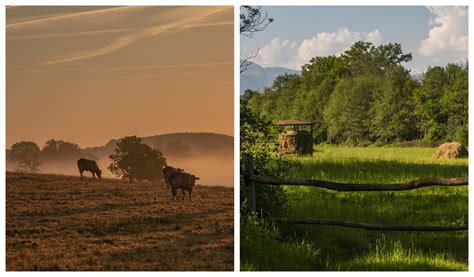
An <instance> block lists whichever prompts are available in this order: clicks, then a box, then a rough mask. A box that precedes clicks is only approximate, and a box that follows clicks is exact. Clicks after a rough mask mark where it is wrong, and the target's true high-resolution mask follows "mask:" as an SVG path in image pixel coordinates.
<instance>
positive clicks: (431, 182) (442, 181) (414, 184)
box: [244, 175, 468, 191]
mask: <svg viewBox="0 0 474 277" xmlns="http://www.w3.org/2000/svg"><path fill="white" fill-rule="evenodd" d="M244 178H247V179H248V180H249V181H252V182H255V183H258V184H266V185H273V186H283V185H286V186H311V187H318V188H324V189H328V190H336V191H399V190H412V189H419V188H423V187H431V186H444V187H454V186H467V185H468V178H428V179H420V180H413V181H410V182H406V183H398V184H350V183H337V182H331V181H324V180H303V179H295V178H284V179H283V178H268V177H263V176H256V175H247V176H245V175H244Z"/></svg>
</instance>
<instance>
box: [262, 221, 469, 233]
mask: <svg viewBox="0 0 474 277" xmlns="http://www.w3.org/2000/svg"><path fill="white" fill-rule="evenodd" d="M271 220H272V221H276V222H281V223H289V224H312V225H331V226H342V227H348V228H357V229H364V230H371V231H388V232H397V231H401V232H406V231H418V232H450V231H451V232H452V231H466V230H468V225H467V224H465V225H450V226H416V225H375V224H367V223H359V222H350V221H343V220H332V219H291V218H273V219H271Z"/></svg>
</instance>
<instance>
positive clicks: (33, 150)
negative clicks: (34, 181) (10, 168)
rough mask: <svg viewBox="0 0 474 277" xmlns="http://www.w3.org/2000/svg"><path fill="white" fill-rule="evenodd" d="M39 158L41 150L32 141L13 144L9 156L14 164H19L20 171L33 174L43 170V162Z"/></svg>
mask: <svg viewBox="0 0 474 277" xmlns="http://www.w3.org/2000/svg"><path fill="white" fill-rule="evenodd" d="M39 157H40V148H39V147H38V145H37V144H36V143H34V142H31V141H21V142H17V143H15V144H13V146H12V148H11V150H10V151H9V155H8V158H9V159H10V160H11V161H12V162H17V163H18V167H17V169H18V170H20V171H27V172H31V173H37V172H39V171H40V170H41V166H42V162H41V161H40V159H39Z"/></svg>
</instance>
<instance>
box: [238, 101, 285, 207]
mask: <svg viewBox="0 0 474 277" xmlns="http://www.w3.org/2000/svg"><path fill="white" fill-rule="evenodd" d="M275 141H276V132H275V130H274V129H273V124H272V123H271V122H270V121H266V120H264V119H262V118H260V117H259V116H257V115H256V114H255V113H253V112H252V111H251V109H250V107H249V104H248V100H247V99H245V97H242V98H241V100H240V154H241V155H244V154H249V155H252V156H253V167H254V172H255V174H261V175H265V176H275V175H276V174H278V173H280V174H284V173H285V170H284V168H282V167H279V168H278V170H277V169H276V168H275V166H274V164H273V163H272V162H273V161H275V159H276V158H277V153H276V144H275ZM245 189H246V187H244V186H240V191H241V195H242V197H241V209H242V214H246V213H248V210H247V205H246V198H245V194H244V193H243V191H244V190H245ZM255 195H256V199H257V201H256V209H257V211H258V212H259V213H260V215H261V216H268V215H270V214H271V215H274V216H275V215H280V214H281V213H282V211H283V210H284V208H285V204H286V196H285V193H284V191H283V189H282V188H281V187H275V186H256V187H255Z"/></svg>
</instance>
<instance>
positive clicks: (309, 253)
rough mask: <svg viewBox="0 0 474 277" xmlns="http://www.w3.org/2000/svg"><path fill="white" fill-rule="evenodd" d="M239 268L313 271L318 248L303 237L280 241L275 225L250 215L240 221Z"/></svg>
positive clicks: (245, 269) (247, 269)
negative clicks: (240, 262) (302, 238)
mask: <svg viewBox="0 0 474 277" xmlns="http://www.w3.org/2000/svg"><path fill="white" fill-rule="evenodd" d="M240 226H241V227H240V228H241V229H240V231H241V238H240V251H241V257H242V265H241V267H240V269H241V270H242V271H266V270H278V271H283V270H313V269H315V267H314V266H315V261H316V257H317V256H318V255H319V250H318V249H316V248H315V246H314V244H313V243H311V242H308V241H305V240H286V241H283V240H282V237H281V234H280V232H279V230H278V229H277V228H275V226H273V225H271V224H268V223H265V222H262V221H260V220H257V219H256V218H255V217H254V216H250V217H248V218H245V219H243V220H242V221H241V225H240Z"/></svg>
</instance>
